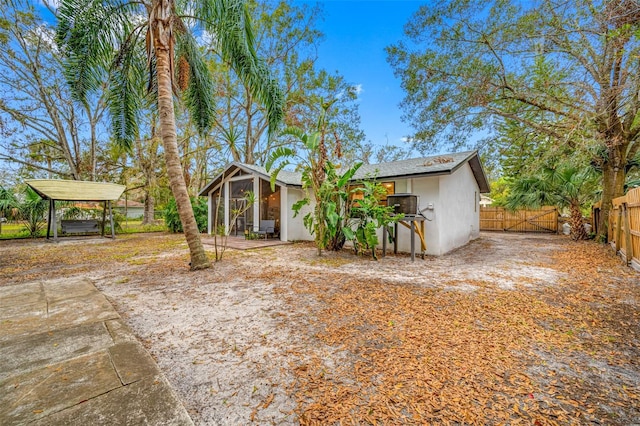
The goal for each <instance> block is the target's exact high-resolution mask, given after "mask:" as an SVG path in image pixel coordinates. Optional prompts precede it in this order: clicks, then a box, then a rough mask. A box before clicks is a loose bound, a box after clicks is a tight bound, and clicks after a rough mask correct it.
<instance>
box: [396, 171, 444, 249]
mask: <svg viewBox="0 0 640 426" xmlns="http://www.w3.org/2000/svg"><path fill="white" fill-rule="evenodd" d="M405 181H406V184H405V187H406V188H407V190H406V192H410V193H412V194H415V195H418V196H419V197H420V200H419V205H418V208H419V209H420V210H423V209H425V208H426V207H427V206H428V205H429V204H433V207H434V209H433V210H424V211H423V214H424V215H425V216H426V217H427V219H430V220H425V221H424V231H425V232H424V237H425V238H424V239H425V242H426V244H427V251H426V253H427V254H430V255H436V256H437V255H440V254H442V250H441V247H440V229H441V228H440V221H441V216H442V214H441V208H440V204H441V203H440V194H439V191H440V187H439V177H438V176H433V177H423V178H417V179H405ZM398 186H399V185H398V184H397V183H396V188H397V187H398ZM409 188H411V190H409ZM396 192H398V193H399V192H400V191H397V190H396ZM418 226H420V224H419V222H418ZM387 247H389V246H387ZM415 248H416V253H417V254H420V238H419V237H418V235H416V245H415ZM398 251H401V252H405V253H410V252H411V231H410V230H409V229H408V228H406V227H404V226H402V225H398Z"/></svg>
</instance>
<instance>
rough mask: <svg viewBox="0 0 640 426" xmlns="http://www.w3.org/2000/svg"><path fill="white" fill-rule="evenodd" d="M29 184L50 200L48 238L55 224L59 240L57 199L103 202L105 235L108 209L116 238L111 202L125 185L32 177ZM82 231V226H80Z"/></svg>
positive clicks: (54, 232)
mask: <svg viewBox="0 0 640 426" xmlns="http://www.w3.org/2000/svg"><path fill="white" fill-rule="evenodd" d="M25 182H26V184H27V185H29V186H30V187H31V188H33V190H34V191H36V192H37V193H38V195H40V197H42V199H44V200H49V215H48V220H47V239H49V235H50V233H51V228H52V225H53V240H54V241H57V240H58V226H57V225H58V224H57V221H56V201H87V202H97V203H103V210H102V231H101V235H102V236H103V237H104V224H105V222H106V215H107V209H109V220H110V223H111V238H115V237H116V234H115V230H114V224H113V215H112V212H111V202H112V201H116V200H118V199H119V198H120V196H121V195H122V193H123V192H124V190H125V186H124V185H118V184H115V183H104V182H88V181H80V180H63V179H30V180H27V181H25ZM79 229H80V230H79V231H76V232H82V227H80V228H79Z"/></svg>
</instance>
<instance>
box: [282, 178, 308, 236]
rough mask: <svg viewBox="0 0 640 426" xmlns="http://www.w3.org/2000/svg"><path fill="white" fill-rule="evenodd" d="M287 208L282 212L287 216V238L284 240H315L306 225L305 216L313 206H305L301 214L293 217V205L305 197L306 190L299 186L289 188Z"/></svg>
mask: <svg viewBox="0 0 640 426" xmlns="http://www.w3.org/2000/svg"><path fill="white" fill-rule="evenodd" d="M287 195H288V196H287V201H286V208H285V209H283V210H282V211H281V212H280V214H281V215H282V216H283V217H284V216H285V215H286V217H287V219H286V220H287V239H286V240H284V239H283V241H313V237H312V236H311V234H310V233H309V231H307V229H306V228H305V227H304V221H303V218H304V216H305V215H306V214H307V213H308V212H310V211H311V210H312V207H311V206H305V207H303V209H302V211H301V212H300V214H299V215H298V216H296V217H293V205H294V204H295V203H297V202H298V201H300V200H302V199H303V198H304V192H303V191H302V189H298V188H287Z"/></svg>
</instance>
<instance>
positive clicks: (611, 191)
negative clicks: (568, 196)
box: [387, 0, 640, 229]
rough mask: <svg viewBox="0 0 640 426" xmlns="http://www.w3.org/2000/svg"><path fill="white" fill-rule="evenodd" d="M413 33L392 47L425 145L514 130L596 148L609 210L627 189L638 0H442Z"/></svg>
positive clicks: (638, 132)
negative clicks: (524, 0) (513, 0)
mask: <svg viewBox="0 0 640 426" xmlns="http://www.w3.org/2000/svg"><path fill="white" fill-rule="evenodd" d="M405 34H406V39H405V40H403V41H400V42H398V43H396V44H395V45H391V46H389V47H388V48H387V53H388V60H389V62H390V64H391V65H392V67H393V68H394V70H395V73H396V75H398V76H399V77H400V78H401V80H402V86H403V88H404V90H405V91H406V97H405V99H404V101H403V103H402V108H403V111H404V118H405V119H406V120H407V121H409V122H410V123H411V124H412V126H413V127H414V128H415V134H414V137H413V139H412V141H413V144H414V146H415V148H417V149H419V150H422V151H425V150H429V149H433V148H435V147H436V146H442V145H452V146H454V147H456V146H460V145H464V144H472V143H476V144H479V142H481V141H479V140H477V135H478V134H481V135H483V136H485V138H484V139H485V140H491V139H493V138H495V137H496V135H497V134H498V133H499V132H500V130H501V128H502V129H504V128H505V127H508V128H510V129H511V132H512V133H511V135H512V136H514V135H516V133H517V134H518V138H514V139H515V140H517V139H519V140H521V141H522V140H523V137H524V135H525V134H526V135H528V137H529V138H530V139H529V140H532V139H535V140H537V141H544V142H545V143H548V147H549V146H556V147H557V146H563V147H566V148H568V150H569V151H576V150H584V151H588V152H590V153H591V161H593V162H595V163H597V164H598V165H599V166H600V168H601V170H602V173H603V208H606V207H605V205H607V204H610V202H611V198H612V197H613V196H618V195H621V194H622V191H623V186H624V180H625V170H626V166H627V165H628V163H629V162H630V161H631V160H632V159H633V158H634V157H635V155H636V154H637V153H638V150H639V149H640V117H639V112H640V96H639V94H640V92H639V90H640V68H639V67H640V63H639V61H638V55H639V54H640V3H639V2H638V1H637V0H623V1H616V2H608V1H598V0H570V1H564V2H557V1H554V0H537V1H535V2H532V3H519V4H518V3H514V2H504V1H492V2H467V1H460V0H444V1H439V2H435V3H429V4H427V5H423V6H422V7H421V8H420V9H419V11H418V12H417V13H416V14H415V15H414V16H413V17H412V18H411V20H410V22H408V23H407V25H406V27H405ZM474 137H475V138H476V139H475V140H474ZM600 229H604V227H601V228H600Z"/></svg>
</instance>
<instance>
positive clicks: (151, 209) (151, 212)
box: [142, 187, 155, 225]
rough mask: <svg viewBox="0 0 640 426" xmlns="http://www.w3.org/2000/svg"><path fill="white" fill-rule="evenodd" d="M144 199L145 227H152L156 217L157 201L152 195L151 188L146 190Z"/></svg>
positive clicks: (143, 222)
mask: <svg viewBox="0 0 640 426" xmlns="http://www.w3.org/2000/svg"><path fill="white" fill-rule="evenodd" d="M144 192H145V197H144V215H143V216H142V224H143V225H151V224H152V223H153V217H154V216H155V199H154V198H153V196H152V195H151V192H150V191H149V188H148V187H147V188H145V190H144Z"/></svg>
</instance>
